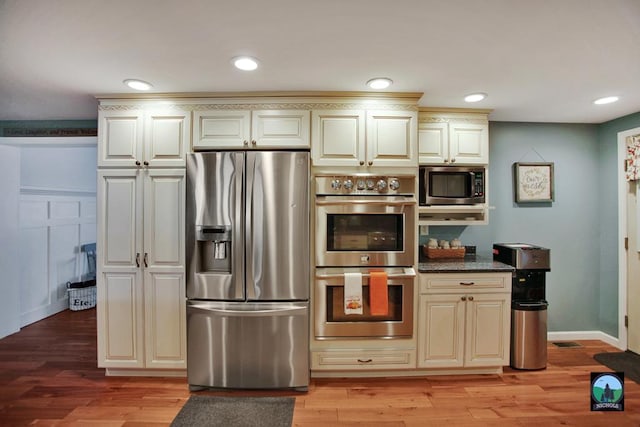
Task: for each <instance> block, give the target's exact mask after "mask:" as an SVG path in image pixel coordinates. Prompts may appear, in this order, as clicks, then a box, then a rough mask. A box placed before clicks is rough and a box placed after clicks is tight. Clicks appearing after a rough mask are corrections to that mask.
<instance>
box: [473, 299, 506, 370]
mask: <svg viewBox="0 0 640 427" xmlns="http://www.w3.org/2000/svg"><path fill="white" fill-rule="evenodd" d="M466 311H467V325H466V335H467V339H466V345H465V348H466V351H465V362H464V364H465V366H469V367H476V366H477V367H480V366H504V365H508V364H509V342H510V329H511V298H510V294H476V295H473V296H469V297H468V298H467V306H466Z"/></svg>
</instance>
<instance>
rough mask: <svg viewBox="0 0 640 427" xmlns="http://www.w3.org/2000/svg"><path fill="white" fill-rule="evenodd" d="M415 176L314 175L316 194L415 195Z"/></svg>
mask: <svg viewBox="0 0 640 427" xmlns="http://www.w3.org/2000/svg"><path fill="white" fill-rule="evenodd" d="M415 181H416V177H415V176H413V175H400V176H381V175H330V176H329V175H322V176H316V178H315V184H316V194H318V195H346V194H355V195H359V194H374V195H375V194H380V195H387V194H389V195H410V196H413V195H415V193H416V192H415V189H416V182H415Z"/></svg>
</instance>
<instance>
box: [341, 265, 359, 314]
mask: <svg viewBox="0 0 640 427" xmlns="http://www.w3.org/2000/svg"><path fill="white" fill-rule="evenodd" d="M344 314H362V273H344Z"/></svg>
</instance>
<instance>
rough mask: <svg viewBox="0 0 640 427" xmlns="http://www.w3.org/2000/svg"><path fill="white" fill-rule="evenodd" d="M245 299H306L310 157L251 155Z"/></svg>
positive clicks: (307, 293) (261, 153)
mask: <svg viewBox="0 0 640 427" xmlns="http://www.w3.org/2000/svg"><path fill="white" fill-rule="evenodd" d="M245 187H246V195H247V196H246V197H247V201H246V224H245V229H246V235H247V254H246V260H247V279H246V280H247V299H249V300H306V299H308V298H309V286H310V285H309V263H310V260H309V194H308V193H309V153H307V152H289V153H287V152H250V153H247V173H246V185H245Z"/></svg>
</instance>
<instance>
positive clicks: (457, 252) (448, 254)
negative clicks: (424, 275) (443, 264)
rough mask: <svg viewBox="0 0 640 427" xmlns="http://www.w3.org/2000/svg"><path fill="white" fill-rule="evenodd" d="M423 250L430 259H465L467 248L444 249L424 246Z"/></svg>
mask: <svg viewBox="0 0 640 427" xmlns="http://www.w3.org/2000/svg"><path fill="white" fill-rule="evenodd" d="M422 250H423V252H424V254H425V255H426V256H427V258H429V259H446V258H458V259H459V258H464V253H465V248H455V249H442V248H429V247H427V246H423V247H422Z"/></svg>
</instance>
